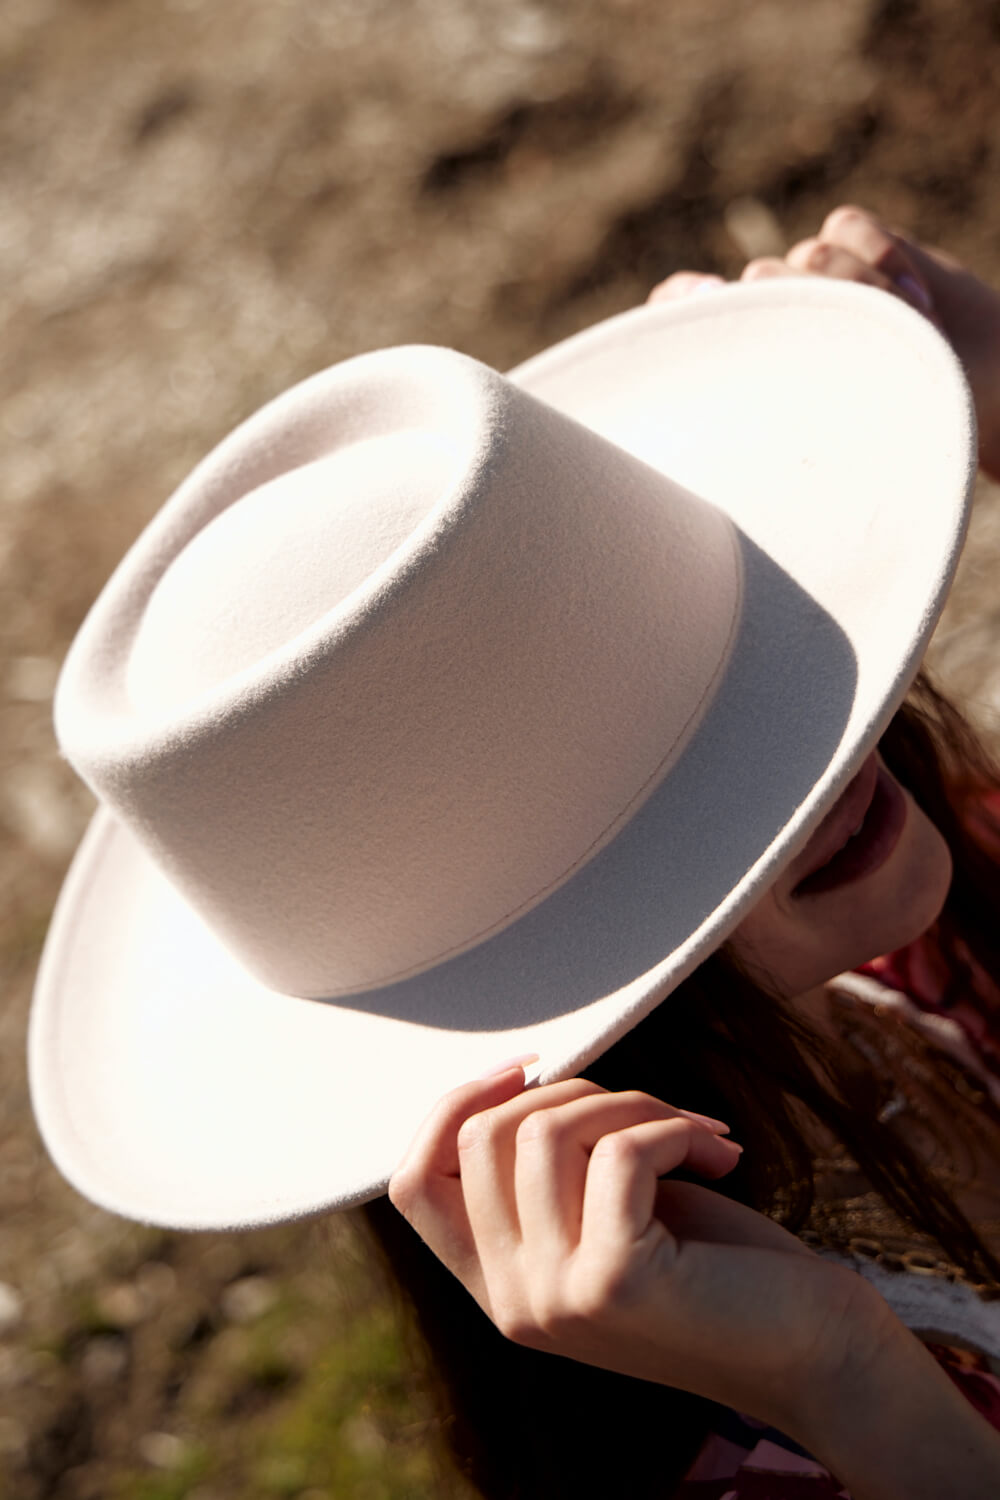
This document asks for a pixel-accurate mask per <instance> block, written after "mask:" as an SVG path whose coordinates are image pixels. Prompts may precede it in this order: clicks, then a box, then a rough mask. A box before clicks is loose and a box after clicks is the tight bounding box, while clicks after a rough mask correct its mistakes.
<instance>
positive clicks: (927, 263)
mask: <svg viewBox="0 0 1000 1500" xmlns="http://www.w3.org/2000/svg"><path fill="white" fill-rule="evenodd" d="M790 275H815V276H831V277H834V278H835V279H838V280H842V281H857V282H861V283H863V284H864V285H867V286H874V287H878V288H880V289H881V290H882V291H885V292H890V293H892V294H893V295H895V296H897V297H901V298H902V299H903V301H905V302H908V303H910V304H911V306H913V307H915V308H916V309H917V310H918V311H919V312H922V313H923V314H924V315H925V316H926V317H928V318H929V319H930V320H931V322H932V323H934V324H935V326H936V327H937V328H938V329H940V331H941V332H942V333H943V334H944V336H945V337H946V338H947V339H948V340H949V342H950V343H951V345H952V347H953V348H954V350H955V352H956V354H957V355H958V357H959V359H960V360H961V361H962V364H963V365H964V366H965V371H966V374H967V375H968V378H969V384H970V385H971V387H972V394H973V397H974V399H975V403H976V415H977V418H978V422H979V453H980V462H981V464H982V466H983V468H984V469H986V470H987V471H988V472H989V473H991V474H992V475H993V476H994V477H995V478H998V479H1000V295H998V294H997V293H996V292H995V291H993V290H992V288H990V287H988V286H987V285H986V284H985V283H984V282H982V281H980V280H979V279H978V278H977V277H975V276H973V275H972V274H971V273H970V272H969V271H966V270H965V269H964V267H962V266H961V265H960V264H959V263H958V261H956V260H954V259H953V258H952V257H951V256H949V255H945V254H943V252H941V251H939V250H933V249H930V248H928V247H926V246H924V245H920V244H918V243H917V242H916V241H915V240H912V239H909V238H907V237H906V236H905V235H902V234H898V233H895V232H893V231H892V230H890V229H888V228H887V226H886V225H885V224H883V223H882V222H881V220H879V219H878V218H876V216H875V215H874V214H870V213H868V212H866V211H865V210H864V209H861V208H854V207H852V206H849V205H847V206H843V207H840V208H835V209H834V210H833V212H832V213H831V214H829V215H828V216H827V218H826V219H825V220H824V221H823V224H822V227H821V228H820V230H819V233H818V234H816V235H814V236H811V237H810V238H809V239H805V240H800V241H799V243H798V244H797V245H793V247H792V248H791V250H789V251H788V253H787V255H785V256H784V258H780V257H768V258H765V259H761V260H752V261H750V262H749V264H748V265H747V266H746V267H745V268H744V270H743V274H742V277H741V280H744V281H757V280H760V279H762V278H764V277H769V276H790ZM719 280H720V278H718V277H708V278H703V277H697V276H694V275H693V273H691V272H688V271H681V272H678V273H676V274H675V275H674V276H671V277H668V278H667V280H666V281H664V282H661V283H660V285H659V286H657V287H654V289H653V291H652V292H651V293H650V300H651V301H660V300H672V299H674V298H676V297H681V296H686V295H688V294H689V293H690V292H691V291H693V290H695V289H696V288H697V286H699V285H704V286H711V285H713V284H717V283H719Z"/></svg>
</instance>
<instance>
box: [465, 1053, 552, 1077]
mask: <svg viewBox="0 0 1000 1500" xmlns="http://www.w3.org/2000/svg"><path fill="white" fill-rule="evenodd" d="M537 1061H538V1053H537V1052H522V1053H521V1055H520V1057H508V1059H507V1061H506V1062H502V1063H497V1065H496V1067H495V1068H488V1069H487V1070H486V1072H485V1073H480V1075H479V1077H480V1079H484V1078H497V1077H498V1076H499V1075H500V1074H501V1073H509V1072H511V1070H512V1069H513V1068H526V1067H528V1065H529V1064H530V1063H536V1062H537Z"/></svg>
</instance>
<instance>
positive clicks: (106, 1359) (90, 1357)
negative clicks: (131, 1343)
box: [80, 1334, 128, 1386]
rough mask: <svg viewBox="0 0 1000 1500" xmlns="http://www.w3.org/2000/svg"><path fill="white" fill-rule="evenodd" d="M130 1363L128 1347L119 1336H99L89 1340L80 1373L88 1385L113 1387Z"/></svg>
mask: <svg viewBox="0 0 1000 1500" xmlns="http://www.w3.org/2000/svg"><path fill="white" fill-rule="evenodd" d="M127 1363H128V1347H127V1345H126V1343H125V1340H124V1339H123V1338H119V1337H118V1335H117V1334H99V1335H98V1336H97V1338H92V1339H88V1340H87V1344H86V1347H85V1348H84V1351H83V1357H82V1359H81V1361H80V1373H81V1374H82V1376H83V1379H84V1381H85V1382H86V1384H87V1385H95V1386H105V1385H112V1384H113V1383H114V1382H115V1381H116V1380H117V1379H118V1377H119V1375H121V1373H122V1371H123V1370H124V1369H125V1366H126V1364H127Z"/></svg>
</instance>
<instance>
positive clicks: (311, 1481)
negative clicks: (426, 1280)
mask: <svg viewBox="0 0 1000 1500" xmlns="http://www.w3.org/2000/svg"><path fill="white" fill-rule="evenodd" d="M408 1364H409V1361H408V1358H407V1355H406V1352H405V1349H404V1348H403V1343H402V1339H401V1336H400V1331H399V1329H398V1326H397V1323H396V1319H395V1316H394V1314H393V1312H392V1309H391V1307H389V1305H388V1304H385V1303H382V1304H377V1305H375V1306H374V1307H370V1308H369V1309H367V1311H366V1314H365V1316H364V1317H359V1318H357V1319H356V1320H354V1321H353V1322H352V1323H350V1324H349V1325H348V1326H347V1327H345V1328H342V1329H341V1330H340V1333H339V1336H338V1338H337V1340H336V1343H334V1344H331V1345H330V1346H329V1347H327V1348H326V1349H325V1350H324V1351H323V1352H322V1353H321V1354H320V1356H319V1357H318V1358H317V1359H316V1360H315V1361H314V1362H313V1364H312V1365H311V1367H310V1369H309V1370H308V1372H307V1374H306V1376H305V1378H304V1380H303V1381H302V1383H301V1385H300V1387H299V1390H298V1392H297V1395H296V1399H295V1400H294V1401H293V1402H291V1403H289V1404H288V1405H287V1406H286V1407H284V1408H283V1410H282V1411H281V1412H280V1414H275V1418H274V1419H273V1420H272V1421H270V1422H269V1423H268V1424H267V1427H266V1429H263V1428H262V1429H259V1430H258V1433H257V1435H256V1442H255V1445H254V1446H255V1454H254V1459H253V1470H252V1474H250V1475H248V1478H249V1479H250V1481H251V1488H252V1491H253V1493H254V1494H258V1493H259V1494H260V1495H261V1496H262V1497H264V1496H266V1497H267V1500H272V1497H273V1500H287V1497H291V1496H294V1495H297V1494H299V1493H300V1492H301V1491H302V1490H305V1489H315V1490H318V1491H321V1492H327V1493H329V1495H330V1496H331V1497H340V1496H350V1497H351V1500H419V1497H424V1496H426V1497H427V1500H432V1497H433V1500H442V1491H441V1485H440V1478H439V1476H438V1475H436V1473H435V1468H434V1464H433V1461H432V1458H431V1455H430V1453H429V1451H428V1449H427V1444H426V1441H425V1435H426V1432H427V1428H428V1413H427V1410H426V1405H425V1402H424V1400H423V1399H422V1396H421V1393H420V1391H419V1389H418V1388H417V1386H416V1384H415V1382H414V1380H413V1378H412V1377H411V1375H410V1373H409V1369H408Z"/></svg>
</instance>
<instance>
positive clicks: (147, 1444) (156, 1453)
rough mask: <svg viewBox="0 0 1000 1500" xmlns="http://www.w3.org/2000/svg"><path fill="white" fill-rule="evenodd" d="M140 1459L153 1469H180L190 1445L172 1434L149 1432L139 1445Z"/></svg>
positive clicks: (140, 1440)
mask: <svg viewBox="0 0 1000 1500" xmlns="http://www.w3.org/2000/svg"><path fill="white" fill-rule="evenodd" d="M138 1448H139V1457H140V1458H141V1459H142V1460H143V1461H144V1462H145V1463H147V1464H149V1466H150V1467H151V1468H153V1469H179V1468H180V1467H181V1465H182V1464H183V1462H184V1460H185V1459H186V1458H187V1456H188V1445H187V1443H185V1441H184V1439H183V1438H179V1437H176V1436H175V1435H174V1434H173V1433H172V1432H147V1433H145V1434H144V1435H143V1436H142V1437H141V1438H140V1439H139V1443H138Z"/></svg>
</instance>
